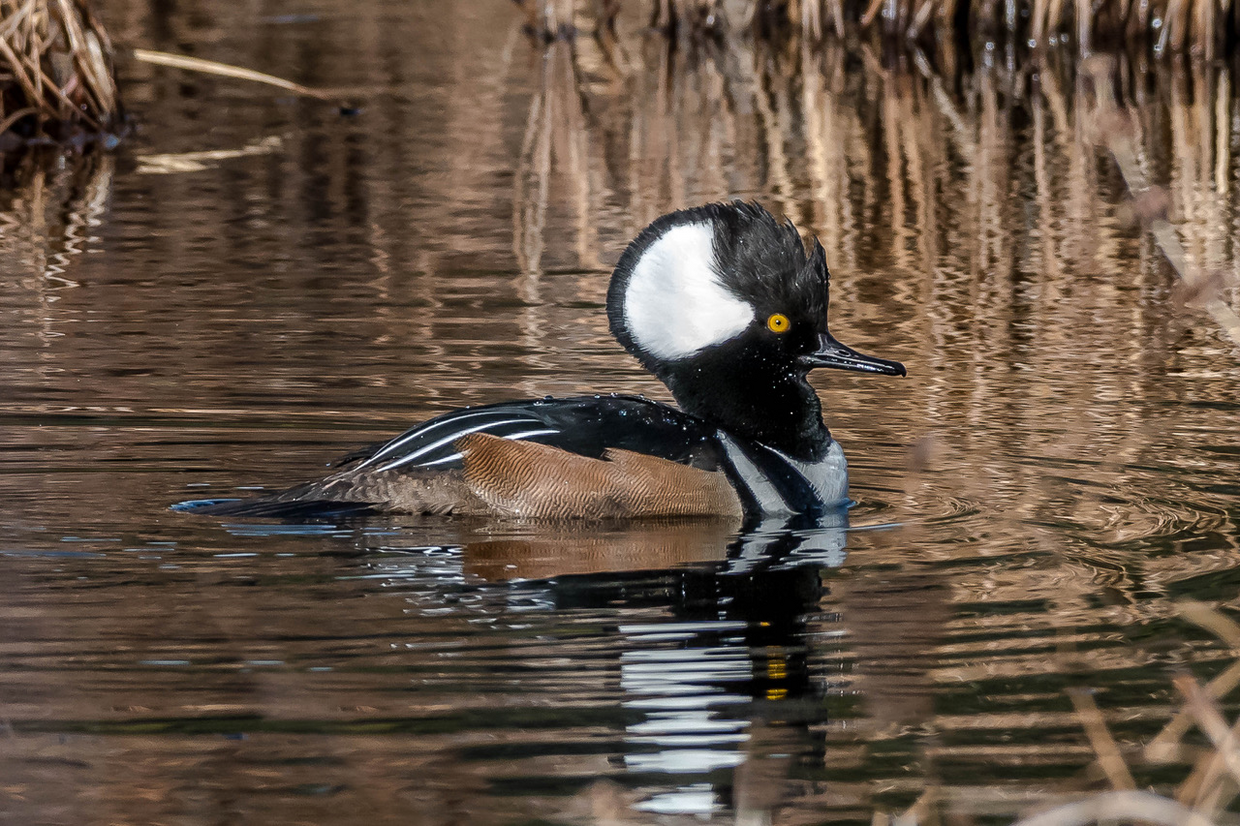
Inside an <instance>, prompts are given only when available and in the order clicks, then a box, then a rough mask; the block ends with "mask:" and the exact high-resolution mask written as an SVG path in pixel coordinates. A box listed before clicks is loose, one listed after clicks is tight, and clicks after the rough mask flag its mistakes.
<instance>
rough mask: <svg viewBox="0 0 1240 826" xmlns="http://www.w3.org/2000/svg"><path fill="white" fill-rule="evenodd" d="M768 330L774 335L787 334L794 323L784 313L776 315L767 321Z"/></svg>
mask: <svg viewBox="0 0 1240 826" xmlns="http://www.w3.org/2000/svg"><path fill="white" fill-rule="evenodd" d="M766 329H768V330H770V331H771V332H772V333H786V332H788V331H789V330H791V329H792V322H791V321H789V320H788V316H786V315H784V314H783V313H774V314H772V315H771V317H770V318H768V319H767V320H766Z"/></svg>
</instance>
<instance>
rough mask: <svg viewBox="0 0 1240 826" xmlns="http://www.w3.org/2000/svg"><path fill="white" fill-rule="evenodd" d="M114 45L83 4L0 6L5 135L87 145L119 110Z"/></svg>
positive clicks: (3, 1) (105, 132)
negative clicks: (85, 143) (113, 58)
mask: <svg viewBox="0 0 1240 826" xmlns="http://www.w3.org/2000/svg"><path fill="white" fill-rule="evenodd" d="M112 55H113V50H112V43H111V41H110V40H109V38H108V35H107V32H106V31H104V28H103V24H102V22H101V21H100V19H99V18H98V17H97V16H96V15H95V14H94V13H93V11H92V10H91V8H90V6H89V5H88V3H87V1H86V0H0V135H7V136H8V140H9V141H18V142H30V141H36V142H37V141H41V140H51V141H58V142H63V141H73V140H81V141H87V140H92V139H96V138H104V139H106V138H108V137H109V136H111V135H114V134H115V133H116V132H117V131H118V129H119V128H120V125H121V123H122V120H123V117H122V110H121V105H120V100H119V97H118V94H117V89H116V77H115V72H114V69H113V60H112Z"/></svg>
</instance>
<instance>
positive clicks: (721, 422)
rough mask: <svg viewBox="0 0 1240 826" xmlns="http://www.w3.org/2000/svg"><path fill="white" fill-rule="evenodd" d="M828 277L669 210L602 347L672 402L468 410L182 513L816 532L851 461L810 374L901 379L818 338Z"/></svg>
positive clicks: (765, 226)
mask: <svg viewBox="0 0 1240 826" xmlns="http://www.w3.org/2000/svg"><path fill="white" fill-rule="evenodd" d="M829 288H830V273H829V271H828V269H827V262H826V255H825V252H824V250H823V247H822V245H821V244H820V243H819V242H818V241H817V239H814V240H813V242H812V244H811V245H810V246H809V247H808V248H807V246H806V244H805V243H804V242H803V241H802V239H801V235H800V233H799V231H798V230H797V228H796V227H795V226H794V225H793V224H792V222H791V221H784V222H782V223H781V222H780V221H778V220H777V219H776V218H775V216H774V215H772V214H771V213H770V212H769V211H768V210H766V209H765V208H764V207H762V206H760V205H758V204H756V203H747V202H740V201H735V202H726V203H712V204H706V205H703V206H696V207H692V208H688V209H681V210H677V211H675V212H671V213H668V214H666V215H663V216H661V217H659V218H658V219H656V220H655V221H654V222H652V223H651V224H650V225H649V226H647V227H646V228H645V229H643V230H642V231H641V232H640V233H639V234H638V235H637V237H636V238H635V239H634V240H633V241H632V242H631V243H630V244H629V245H628V247H627V248H626V249H625V250H624V252H623V254H622V255H621V256H620V259H619V261H618V262H617V264H616V266H615V269H614V271H613V273H612V276H611V281H610V284H609V287H608V291H607V300H606V311H607V318H608V323H609V327H610V330H611V333H612V335H613V336H614V337H615V338H616V340H617V341H618V342H619V343H620V345H621V346H622V347H623V348H624V349H625V350H626V351H628V353H629V354H630V355H632V356H633V357H635V358H636V359H637V361H638V362H639V363H640V364H641V366H642V367H644V368H645V369H646V370H647V371H649V372H650V373H652V374H653V375H654V376H655V377H656V378H658V379H659V380H660V381H661V382H662V383H663V384H664V385H665V386H666V387H667V389H668V390H669V391H670V393H671V395H672V398H673V399H674V400H675V405H672V404H667V403H664V402H661V401H656V400H652V399H648V398H646V397H644V396H640V395H627V394H617V393H599V394H590V395H583V396H576V397H568V398H553V397H550V396H547V397H544V398H538V399H530V400H522V401H505V402H498V403H493V404H487V405H482V406H476V407H465V408H461V409H457V410H454V411H452V412H449V413H446V414H443V415H440V416H436V417H434V418H432V419H429V420H427V421H425V422H422V423H421V424H418V425H416V426H414V427H413V428H411V429H409V430H407V431H405V432H404V433H402V434H400V435H399V436H397V437H395V438H393V439H391V440H389V441H387V442H383V443H381V444H378V445H374V446H372V447H368V448H364V449H362V450H359V451H356V452H354V453H352V454H350V455H348V456H346V457H345V458H344V459H342V460H340V461H339V462H338V463H337V464H336V465H335V467H334V468H333V469H332V471H331V472H330V473H329V474H328V475H327V476H325V477H323V478H321V479H317V480H315V481H311V482H308V483H304V484H300V485H296V486H294V487H291V488H288V489H287V490H283V491H279V492H276V493H272V494H269V495H266V496H260V497H256V498H251V499H226V500H199V501H197V502H195V503H183V504H184V505H187V506H188V507H181V508H180V509H182V510H195V511H198V512H201V513H207V514H214V515H228V516H259V517H261V516H271V517H280V516H293V515H309V514H315V513H323V514H326V513H341V512H369V513H375V512H378V513H382V512H394V513H412V514H438V515H455V516H484V517H500V518H516V519H594V520H606V519H628V518H643V517H728V518H739V519H749V520H754V519H760V520H765V519H769V518H773V517H795V516H809V517H814V516H818V515H821V514H825V513H828V512H830V511H832V510H835V509H839V508H841V507H844V506H846V505H847V503H848V502H849V500H848V496H847V488H848V482H847V461H846V459H845V457H844V453H843V450H842V448H841V447H840V445H839V443H838V442H837V441H835V439H834V438H832V436H831V433H830V431H829V430H828V428H827V426H826V424H825V423H824V421H823V416H822V404H821V402H820V400H819V398H818V394H817V393H816V391H815V390H814V388H813V387H812V386H811V385H810V384H809V381H808V380H807V376H808V374H809V372H810V371H811V370H814V369H817V368H833V369H837V370H848V371H853V372H859V373H865V374H871V375H886V376H904V375H906V370H905V368H904V365H903V364H901V363H900V362H898V361H891V360H888V359H883V358H877V357H875V356H869V355H865V354H863V353H860V352H858V351H856V350H854V349H852V348H851V347H848V346H845V345H844V344H841V343H840V342H839V341H837V340H836V338H835V337H834V336H833V335H832V334H831V331H830V329H829V328H828V325H827V310H828V306H829V292H830V289H829Z"/></svg>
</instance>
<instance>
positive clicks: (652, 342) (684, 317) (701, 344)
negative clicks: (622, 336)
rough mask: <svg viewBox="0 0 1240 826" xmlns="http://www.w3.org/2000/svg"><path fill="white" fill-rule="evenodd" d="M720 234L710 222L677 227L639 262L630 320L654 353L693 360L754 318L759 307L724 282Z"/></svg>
mask: <svg viewBox="0 0 1240 826" xmlns="http://www.w3.org/2000/svg"><path fill="white" fill-rule="evenodd" d="M714 237H715V231H714V228H713V227H711V226H710V225H709V224H684V225H682V226H678V227H673V228H672V229H669V230H668V231H667V232H666V233H664V234H663V237H661V238H660V239H659V240H657V241H655V242H654V243H653V244H651V245H650V246H649V247H648V248H647V249H646V251H645V252H643V253H642V256H641V258H639V259H638V260H637V266H635V267H634V268H633V275H632V277H630V278H629V283H628V287H627V290H626V292H625V296H624V323H625V325H626V326H627V327H628V329H629V333H630V334H631V335H632V336H633V340H634V341H635V342H636V343H637V345H638V346H639V347H641V348H642V349H643V350H645V351H646V352H647V353H650V354H651V355H652V356H655V357H656V358H660V359H680V358H687V357H689V356H692V355H693V354H694V353H696V352H698V351H699V350H702V349H704V348H706V347H709V346H710V345H712V344H719V343H722V342H724V341H727V340H728V339H730V338H732V337H733V336H735V335H737V334H739V333H740V332H742V331H743V330H744V329H745V328H746V327H748V326H749V324H750V323H751V322H752V321H753V318H754V314H753V307H751V306H750V305H749V303H748V302H746V301H743V300H741V299H739V298H737V297H736V296H734V295H732V293H730V292H728V290H727V288H726V287H724V286H723V285H722V284H721V283H720V282H719V273H718V272H717V271H716V269H715V244H714Z"/></svg>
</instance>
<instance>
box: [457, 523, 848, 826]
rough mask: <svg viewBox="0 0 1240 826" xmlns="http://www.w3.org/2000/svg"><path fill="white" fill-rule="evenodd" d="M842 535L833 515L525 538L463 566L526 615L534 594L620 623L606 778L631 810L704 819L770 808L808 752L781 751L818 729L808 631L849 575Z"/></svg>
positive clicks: (477, 545) (819, 690)
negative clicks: (630, 787)
mask: <svg viewBox="0 0 1240 826" xmlns="http://www.w3.org/2000/svg"><path fill="white" fill-rule="evenodd" d="M846 528H847V517H846V514H845V513H844V512H842V511H839V512H835V513H832V514H830V515H827V516H824V517H819V518H816V519H814V518H808V517H798V518H796V519H794V520H791V521H784V520H768V521H765V522H761V523H759V524H754V525H751V526H748V527H747V528H746V529H744V530H740V531H739V532H738V531H737V526H736V525H735V524H730V523H728V522H726V521H677V522H663V523H642V524H629V525H624V526H621V525H617V526H614V527H611V528H608V527H601V528H599V529H596V530H587V529H583V528H582V527H581V526H575V527H572V526H563V527H559V528H555V529H548V528H547V527H546V526H541V527H538V528H537V529H534V528H531V529H530V531H529V532H528V533H521V532H520V531H521V528H519V527H518V528H517V530H516V531H514V533H513V535H509V536H504V537H502V538H500V537H490V538H486V539H482V540H480V541H476V542H475V541H469V542H465V543H464V544H463V545H462V564H463V572H464V573H465V574H466V576H467V577H468V578H478V579H482V580H486V581H487V582H488V583H490V584H491V585H493V586H499V585H502V584H504V583H506V582H513V581H521V584H522V586H523V587H522V592H523V594H524V596H523V604H526V605H528V604H530V602H531V597H530V596H529V593H530V589H531V588H533V590H535V591H536V592H537V593H538V597H537V599H536V600H533V601H534V602H537V604H538V605H539V606H540V608H541V609H543V610H549V611H551V612H553V613H560V612H564V613H572V612H575V611H577V612H579V611H582V610H594V611H597V610H599V609H615V610H616V611H617V618H618V622H617V624H616V625H615V626H614V627H613V628H610V629H608V634H609V636H610V637H611V639H610V640H609V644H608V646H607V651H608V653H609V655H611V656H614V657H615V658H616V659H617V660H618V672H619V694H620V699H619V703H620V706H621V708H622V709H623V710H624V711H625V712H627V713H626V714H625V715H624V718H625V720H626V722H625V724H624V737H623V742H624V751H623V753H622V754H619V755H614V756H613V757H612V758H611V763H612V765H613V766H614V767H615V768H616V769H617V770H619V771H621V772H622V773H623V774H626V775H628V780H626V781H625V783H626V784H628V783H636V784H638V785H639V786H641V787H642V788H643V790H644V791H645V792H646V794H645V796H644V799H641V800H639V801H634V806H635V808H637V809H639V810H645V811H651V812H662V813H698V814H703V813H708V812H712V811H716V810H719V809H723V808H738V809H739V808H747V807H752V806H754V805H756V804H762V801H766V803H768V804H769V803H771V802H772V801H771V790H770V789H767V788H764V787H765V786H767V785H769V781H770V775H771V774H772V772H775V773H776V774H777V775H778V776H780V777H782V776H784V774H786V772H787V769H788V762H789V761H788V758H787V757H786V755H788V754H793V753H804V752H805V748H804V747H803V745H802V746H797V747H793V746H792V744H790V743H789V742H788V740H789V738H793V739H798V740H804V739H805V738H806V737H808V736H809V727H810V725H811V724H815V723H821V722H823V721H824V720H825V717H826V707H825V706H824V705H823V703H822V697H823V695H824V693H825V692H826V690H827V686H826V685H825V683H823V682H822V681H818V682H817V683H816V682H815V681H814V680H812V679H811V675H810V669H809V667H808V663H807V652H808V650H809V648H808V645H807V634H808V632H807V622H808V621H809V620H810V619H812V618H817V617H818V616H819V612H820V609H819V603H820V602H821V600H822V597H823V594H824V587H823V582H822V571H823V569H824V568H832V567H836V566H839V565H840V564H842V562H843V561H844V556H845V555H844V545H845V539H846ZM488 530H494V528H493V527H489V528H488ZM628 617H632V619H631V620H630V619H628ZM612 673H614V670H613V671H612ZM775 721H778V722H775ZM759 732H760V734H759ZM781 755H783V756H781ZM669 777H670V778H671V783H670V788H669V782H668V781H669ZM738 778H743V779H747V780H748V782H746V783H745V784H744V786H745V788H741V786H740V785H739V784H738ZM777 788H778V787H777Z"/></svg>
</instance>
